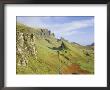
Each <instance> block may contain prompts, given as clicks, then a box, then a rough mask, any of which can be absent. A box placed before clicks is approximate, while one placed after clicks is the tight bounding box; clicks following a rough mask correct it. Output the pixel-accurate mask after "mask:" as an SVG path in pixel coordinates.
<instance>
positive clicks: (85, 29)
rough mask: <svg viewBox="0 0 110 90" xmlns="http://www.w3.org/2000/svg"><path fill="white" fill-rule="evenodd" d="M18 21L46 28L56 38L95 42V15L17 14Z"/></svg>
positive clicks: (78, 41) (87, 43)
mask: <svg viewBox="0 0 110 90" xmlns="http://www.w3.org/2000/svg"><path fill="white" fill-rule="evenodd" d="M17 22H20V23H23V24H25V25H28V26H31V27H35V28H46V29H48V30H50V31H51V32H52V33H54V34H55V37H56V38H59V39H60V38H61V37H63V38H65V39H66V40H68V41H69V42H76V43H79V44H81V45H90V44H92V43H93V42H94V16H17Z"/></svg>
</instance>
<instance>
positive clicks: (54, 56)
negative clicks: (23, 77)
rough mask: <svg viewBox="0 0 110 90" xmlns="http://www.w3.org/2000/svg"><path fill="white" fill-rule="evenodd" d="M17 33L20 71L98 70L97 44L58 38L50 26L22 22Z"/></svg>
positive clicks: (54, 72)
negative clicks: (95, 68) (34, 26)
mask: <svg viewBox="0 0 110 90" xmlns="http://www.w3.org/2000/svg"><path fill="white" fill-rule="evenodd" d="M16 32H17V33H18V34H17V37H16V44H17V50H16V73H17V74H93V73H94V46H81V45H79V44H76V43H70V42H68V41H67V40H65V39H56V38H55V36H54V34H52V33H51V32H49V31H48V30H47V29H40V28H31V27H28V26H25V25H23V24H20V23H17V25H16ZM27 34H28V36H27V39H25V38H24V37H25V35H27ZM20 35H21V36H20ZM32 35H33V36H34V39H33V40H34V41H33V42H32V43H31V41H28V40H31V39H30V38H31V36H32ZM33 36H32V37H33ZM26 40H27V41H26ZM30 43H31V44H30ZM33 47H34V48H33ZM23 63H25V64H23Z"/></svg>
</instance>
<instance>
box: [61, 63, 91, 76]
mask: <svg viewBox="0 0 110 90" xmlns="http://www.w3.org/2000/svg"><path fill="white" fill-rule="evenodd" d="M62 74H90V73H89V72H88V71H86V70H83V69H81V68H80V66H79V65H77V64H72V65H70V66H68V67H67V68H65V69H64V70H62Z"/></svg>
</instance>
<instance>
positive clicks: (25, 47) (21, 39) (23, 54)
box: [16, 32, 37, 66]
mask: <svg viewBox="0 0 110 90" xmlns="http://www.w3.org/2000/svg"><path fill="white" fill-rule="evenodd" d="M16 35H17V36H16V53H17V55H19V60H18V65H19V66H26V65H27V64H28V58H27V51H28V54H29V55H34V56H35V58H36V59H37V56H36V55H37V54H36V53H37V50H36V47H35V45H36V44H35V35H34V34H29V33H22V32H17V33H16Z"/></svg>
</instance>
